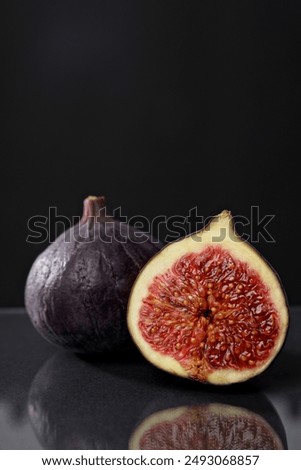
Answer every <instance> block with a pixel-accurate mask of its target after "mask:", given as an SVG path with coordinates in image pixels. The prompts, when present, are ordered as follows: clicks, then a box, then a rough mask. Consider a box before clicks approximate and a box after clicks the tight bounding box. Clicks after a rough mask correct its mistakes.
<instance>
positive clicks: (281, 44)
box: [0, 0, 301, 306]
mask: <svg viewBox="0 0 301 470" xmlns="http://www.w3.org/2000/svg"><path fill="white" fill-rule="evenodd" d="M5 3H6V5H5V6H4V7H3V8H4V11H3V14H2V15H1V20H0V21H1V23H2V25H1V36H2V38H3V39H4V43H3V44H4V53H3V54H2V59H1V63H2V67H1V68H2V78H3V77H4V78H5V87H4V88H2V91H3V93H2V94H3V101H4V103H3V105H2V112H3V113H4V118H5V128H4V132H3V135H2V139H1V147H2V150H1V162H2V163H1V165H3V167H2V168H3V169H2V171H1V195H2V198H1V200H2V223H1V228H2V230H1V247H2V256H1V264H0V270H1V272H0V281H1V299H0V305H2V306H9V305H12V306H16V305H22V304H23V288H24V282H25V278H26V274H27V272H28V270H29V268H30V265H31V263H32V261H33V259H34V258H35V256H36V255H37V253H38V252H40V251H41V250H42V249H43V248H44V246H46V244H44V245H29V244H28V243H26V236H27V225H26V224H27V220H28V219H29V217H31V216H33V215H35V214H42V215H47V214H48V207H49V206H57V207H58V211H59V213H61V214H64V215H67V216H72V215H75V214H79V213H80V211H81V204H82V199H83V198H84V197H85V196H87V195H88V194H105V195H106V196H107V199H108V205H109V207H110V208H111V209H112V208H114V207H117V206H119V205H121V206H122V209H123V212H124V213H125V214H127V215H128V216H131V215H134V214H143V215H145V216H147V217H150V218H151V217H154V216H155V215H157V214H166V215H172V214H182V215H186V214H187V212H188V210H189V208H191V207H193V206H197V207H198V209H199V212H200V214H203V215H204V216H208V215H210V214H214V213H216V212H217V211H219V210H221V209H223V208H229V209H231V210H232V211H233V212H234V213H235V214H242V215H244V216H249V214H250V207H251V206H252V205H255V206H257V205H258V206H259V207H260V212H261V214H262V215H264V214H275V218H274V219H273V221H272V222H271V224H270V226H269V228H270V231H271V232H272V235H273V237H274V238H275V240H276V243H271V244H268V243H265V242H263V241H261V242H260V243H259V244H258V245H257V248H259V249H260V250H261V251H262V252H263V254H264V255H265V256H266V257H267V258H268V259H269V260H270V261H271V262H272V264H273V265H274V267H275V268H276V269H277V270H278V271H279V273H280V275H281V277H282V279H283V282H284V284H285V287H286V290H287V292H288V296H289V300H290V302H291V303H298V302H301V292H300V289H299V283H300V280H299V275H298V272H299V269H297V267H298V262H299V263H300V250H299V244H298V242H299V238H300V215H299V210H300V209H299V196H298V194H299V185H300V183H299V171H298V170H297V168H296V163H295V162H297V161H298V159H299V156H300V150H301V144H300V83H301V81H300V78H301V77H300V39H301V30H300V20H301V3H300V2H299V1H297V0H295V1H289V2H284V1H280V0H279V1H275V0H271V1H267V0H260V1H254V0H252V1H242V0H237V1H231V0H228V1H224V0H220V1H215V0H208V1H201V0H198V1H189V0H185V1H184V0H183V1H177V0H170V1H164V0H160V1H154V0H152V1H145V0H137V1H125V0H120V1H115V0H107V1H102V0H82V1H79V0H56V1H46V0H44V1H41V0H36V1H31V0H27V1H23V0H20V1H17V0H10V1H7V2H5Z"/></svg>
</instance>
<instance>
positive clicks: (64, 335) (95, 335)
mask: <svg viewBox="0 0 301 470" xmlns="http://www.w3.org/2000/svg"><path fill="white" fill-rule="evenodd" d="M104 240H105V241H104ZM143 240H144V241H143V243H141V232H140V234H139V233H137V230H134V228H133V227H131V226H129V225H127V224H125V223H123V222H120V221H118V220H115V219H113V218H112V217H108V216H106V215H105V211H104V198H102V197H99V198H95V197H90V198H87V199H86V200H85V201H84V214H83V217H82V219H81V221H80V223H79V224H77V225H75V226H74V227H72V228H71V229H69V230H67V231H66V232H64V233H63V234H61V235H60V236H59V237H58V238H57V239H56V240H55V241H54V242H53V243H52V244H51V245H50V246H48V247H47V248H46V250H45V251H44V252H43V253H41V254H40V255H39V256H38V258H37V259H36V260H35V262H34V263H33V266H32V268H31V270H30V272H29V275H28V278H27V282H26V287H25V305H26V309H27V312H28V314H29V316H30V319H31V321H32V323H33V325H34V327H35V328H36V329H37V331H38V332H39V333H40V334H41V335H42V336H43V337H44V338H46V339H47V340H48V341H50V342H51V343H54V344H56V345H58V346H61V347H63V348H66V349H69V350H72V351H74V352H79V353H87V354H93V353H104V352H112V351H116V350H120V349H121V350H122V349H126V348H127V347H128V345H129V344H130V342H131V340H130V335H129V333H128V330H127V326H126V308H127V301H128V298H129V294H130V291H131V288H132V285H133V283H134V281H135V279H136V277H137V274H138V272H139V271H140V269H141V268H142V267H143V266H144V264H145V263H146V262H147V261H148V260H149V259H150V258H151V257H152V256H153V255H154V254H155V253H156V252H157V251H159V250H160V248H161V247H162V245H161V243H160V242H158V241H156V242H154V241H152V240H151V237H150V236H149V235H146V234H143Z"/></svg>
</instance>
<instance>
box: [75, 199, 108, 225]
mask: <svg viewBox="0 0 301 470" xmlns="http://www.w3.org/2000/svg"><path fill="white" fill-rule="evenodd" d="M105 207H106V201H105V198H104V196H88V197H87V198H86V199H85V200H84V209H83V215H82V218H81V220H80V223H81V224H85V223H87V222H91V223H94V222H97V220H100V219H104V218H105V217H106V211H105Z"/></svg>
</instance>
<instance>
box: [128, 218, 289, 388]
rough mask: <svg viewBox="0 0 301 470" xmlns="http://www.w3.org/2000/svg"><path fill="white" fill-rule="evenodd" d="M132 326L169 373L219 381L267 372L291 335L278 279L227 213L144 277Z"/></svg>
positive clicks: (155, 262)
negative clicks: (242, 235) (287, 337)
mask: <svg viewBox="0 0 301 470" xmlns="http://www.w3.org/2000/svg"><path fill="white" fill-rule="evenodd" d="M128 326H129V329H130V332H131V334H132V337H133V339H134V340H135V342H136V344H137V345H138V347H139V348H140V350H141V352H142V353H143V354H144V356H145V357H146V358H147V359H148V360H149V361H150V362H151V363H153V364H154V365H156V366H157V367H159V368H161V369H163V370H166V371H168V372H171V373H174V374H176V375H180V376H183V377H190V378H193V379H195V380H199V381H202V382H210V383H213V384H230V383H234V382H242V381H245V380H247V379H249V378H251V377H254V376H255V375H258V374H259V373H261V372H262V371H263V370H265V369H266V368H267V367H268V365H269V364H270V363H271V362H272V361H273V359H274V358H275V357H276V355H277V354H278V352H279V351H280V349H281V347H282V345H283V342H284V339H285V337H286V332H287V326H288V310H287V305H286V298H285V295H284V292H283V290H282V287H281V285H280V282H279V279H278V277H277V275H276V274H275V272H274V271H273V270H272V269H271V267H270V266H269V265H268V264H267V263H266V261H265V260H264V259H263V258H262V257H261V256H260V255H259V253H258V252H257V251H256V250H255V249H254V248H253V247H252V246H251V245H249V244H248V243H247V242H245V241H243V240H242V239H241V238H240V237H239V236H238V235H237V234H236V232H235V230H234V226H233V222H232V217H231V214H230V213H229V212H228V211H223V212H222V213H221V214H220V215H219V216H217V217H215V218H214V219H212V221H211V223H210V224H209V225H208V226H207V227H205V229H203V230H201V231H200V232H198V233H196V234H194V235H191V236H189V237H186V238H184V239H182V240H180V241H178V242H175V243H172V244H170V245H169V246H167V247H166V248H164V249H163V250H162V251H160V253H158V254H157V255H155V256H154V257H153V258H152V259H151V261H150V262H149V263H147V265H146V266H145V267H144V269H142V271H141V273H140V274H139V276H138V278H137V280H136V282H135V284H134V287H133V290H132V294H131V296H130V301H129V307H128Z"/></svg>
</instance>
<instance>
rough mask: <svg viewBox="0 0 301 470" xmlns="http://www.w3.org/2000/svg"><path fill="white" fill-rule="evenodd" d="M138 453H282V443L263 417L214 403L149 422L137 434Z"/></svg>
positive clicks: (132, 445) (132, 441) (133, 442)
mask: <svg viewBox="0 0 301 470" xmlns="http://www.w3.org/2000/svg"><path fill="white" fill-rule="evenodd" d="M129 448H130V449H135V450H196V449H203V450H213V449H217V450H219V449H229V450H230V449H231V450H242V449H246V450H257V449H258V450H259V449H260V450H283V449H284V447H283V443H282V441H281V439H280V437H279V436H278V434H277V433H276V431H275V430H274V429H273V428H272V427H271V426H270V424H269V423H268V422H267V421H266V420H265V419H264V418H262V417H261V416H260V415H258V414H256V413H253V412H251V411H249V410H247V409H245V408H240V407H237V406H230V405H224V404H220V403H213V404H210V405H194V406H182V407H177V408H170V409H167V410H163V411H159V412H157V413H154V414H152V415H151V416H149V417H148V418H146V419H145V420H144V421H143V422H142V423H141V424H140V425H139V426H138V427H137V428H136V429H135V431H134V433H133V434H132V436H131V439H130V442H129Z"/></svg>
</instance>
